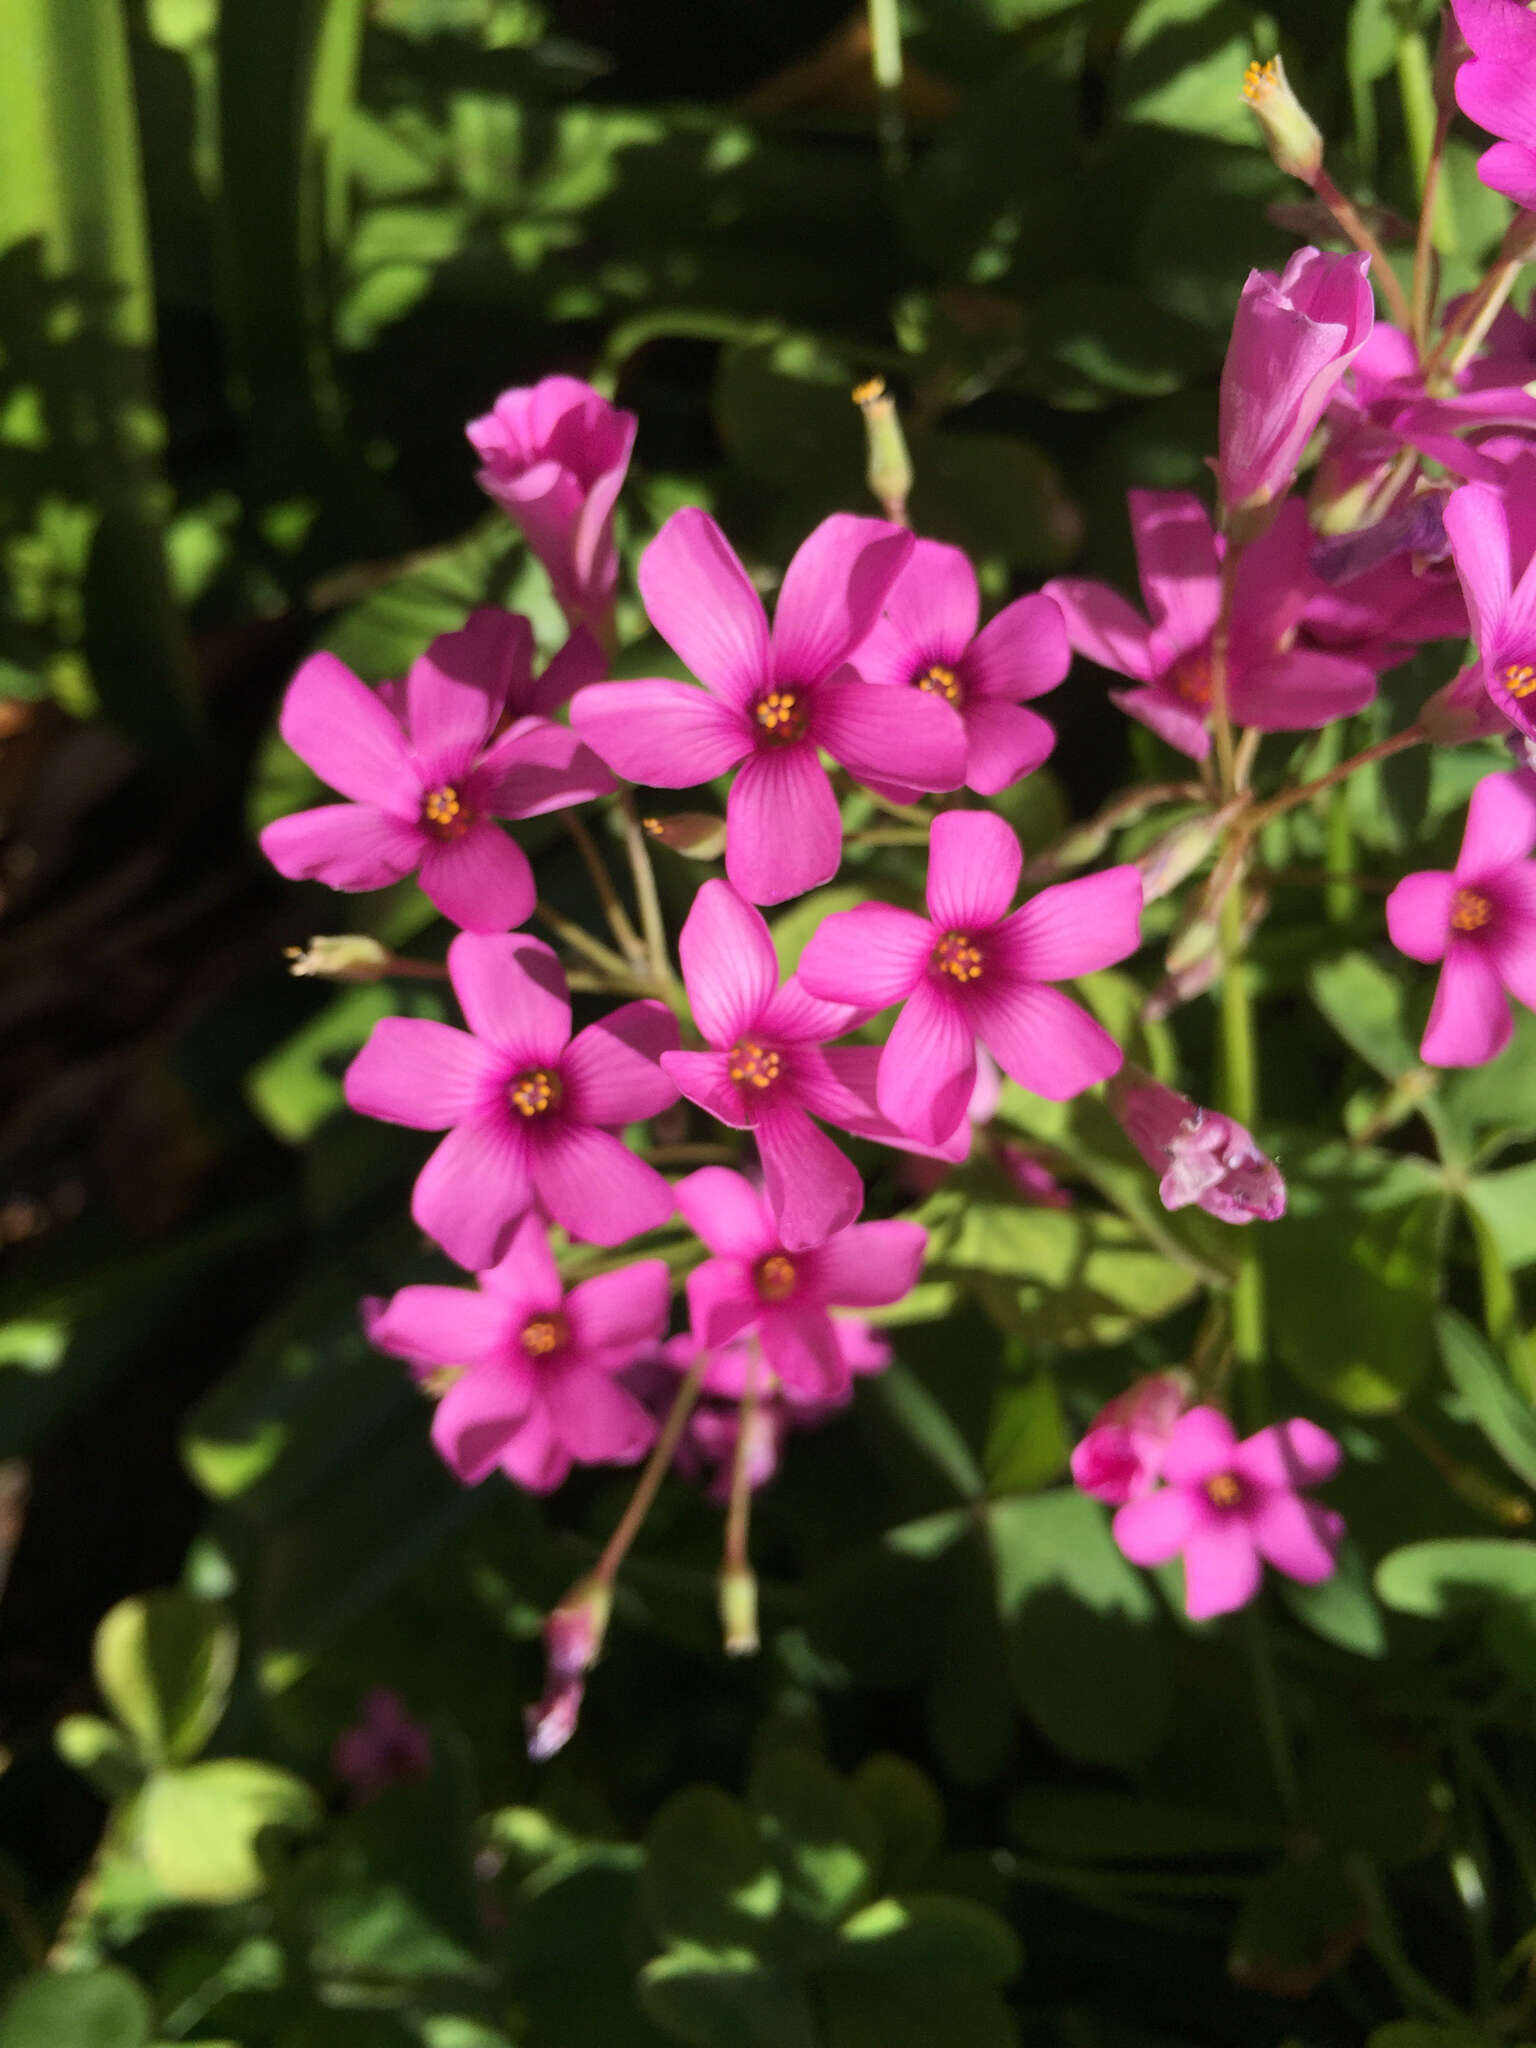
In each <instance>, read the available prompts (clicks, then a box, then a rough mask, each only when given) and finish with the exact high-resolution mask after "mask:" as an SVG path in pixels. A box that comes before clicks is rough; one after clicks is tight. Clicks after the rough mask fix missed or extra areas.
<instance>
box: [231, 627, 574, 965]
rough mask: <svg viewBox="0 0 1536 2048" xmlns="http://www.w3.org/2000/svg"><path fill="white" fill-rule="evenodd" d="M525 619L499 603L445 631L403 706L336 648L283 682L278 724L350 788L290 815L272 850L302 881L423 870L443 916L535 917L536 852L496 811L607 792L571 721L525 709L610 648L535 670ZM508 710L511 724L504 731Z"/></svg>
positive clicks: (470, 927)
mask: <svg viewBox="0 0 1536 2048" xmlns="http://www.w3.org/2000/svg"><path fill="white" fill-rule="evenodd" d="M531 652H532V636H531V633H530V630H529V627H528V622H527V620H526V619H520V618H515V617H513V616H512V615H510V614H509V613H505V612H495V611H491V610H483V611H477V612H474V613H472V614H471V616H470V618H469V621H468V623H467V624H466V625H464V626H463V627H462V628H461V629H460V630H459V631H458V632H456V633H444V634H441V635H440V636H439V637H438V638H437V639H436V640H434V641H433V642H432V645H431V646H430V647H429V648H428V649H427V651H426V653H425V654H424V655H422V656H421V658H420V659H419V660H418V661H414V662H413V663H412V664H411V672H410V675H409V676H408V677H407V679H406V682H405V685H404V690H403V692H396V693H393V694H395V695H397V696H401V697H403V701H402V702H400V703H399V705H398V716H397V715H396V710H395V709H394V708H392V707H391V704H390V701H389V698H388V696H386V694H385V693H383V692H380V691H375V690H370V689H369V688H368V686H367V684H366V683H364V682H361V681H359V679H358V678H357V677H356V676H355V675H353V673H352V671H351V670H350V669H349V668H347V667H345V666H344V665H343V664H342V663H341V662H339V661H338V660H337V659H336V657H335V655H334V654H312V655H311V656H310V658H309V660H308V661H306V662H305V663H304V664H303V666H302V667H301V668H300V669H299V671H298V673H297V675H295V677H294V679H293V681H292V682H291V683H290V684H289V685H288V693H287V695H286V696H285V697H284V699H283V708H282V712H281V715H280V716H279V719H278V730H279V732H280V733H281V734H282V736H283V738H284V739H285V740H286V741H287V742H288V745H289V746H290V747H292V749H293V751H294V752H295V753H296V754H297V755H298V756H299V757H300V759H301V760H303V761H306V762H307V763H308V764H309V766H310V767H311V768H313V770H314V771H315V773H316V774H317V775H318V776H319V777H320V778H321V780H322V781H324V782H328V783H329V784H330V786H331V787H332V789H335V790H339V791H340V792H341V794H342V795H343V796H345V797H348V798H350V799H351V801H350V802H348V803H344V804H326V805H323V806H322V807H321V808H320V809H318V810H312V811H298V812H295V813H294V815H293V816H292V817H288V818H279V819H278V820H277V821H276V822H275V823H274V824H271V825H268V826H267V828H266V830H265V831H264V832H263V833H262V835H261V850H262V852H263V853H264V854H265V855H266V856H267V859H268V860H269V861H271V863H272V865H273V866H274V867H275V868H276V869H277V870H278V872H279V873H280V874H284V875H287V876H288V877H289V879H290V880H292V881H301V880H311V881H317V882H326V883H328V884H329V885H330V887H331V888H333V889H348V890H355V889H383V888H385V887H387V885H388V884H389V883H391V882H398V881H399V880H400V879H401V878H402V876H405V875H408V874H410V873H411V871H412V869H419V870H420V880H421V886H422V888H423V889H424V890H425V891H426V893H427V895H428V896H430V897H431V899H432V901H433V902H434V903H435V904H436V905H437V907H438V909H439V910H440V911H442V913H443V915H444V916H445V917H450V918H452V919H453V921H454V923H455V924H458V925H462V926H463V927H464V928H465V930H467V931H476V932H503V931H505V930H506V929H507V927H508V926H509V925H517V924H521V923H522V922H523V921H524V919H525V918H528V917H530V916H531V915H532V913H533V903H534V887H533V871H532V869H531V868H530V867H529V865H528V858H527V855H526V854H525V853H524V852H523V850H522V848H521V847H520V846H519V845H517V843H516V842H515V841H514V840H512V839H509V838H508V837H507V835H506V833H505V832H503V831H502V830H501V829H500V827H499V826H497V825H496V824H494V823H493V822H492V821H493V820H494V819H496V818H532V817H536V816H538V815H539V814H540V813H541V812H544V811H557V810H563V809H564V808H565V807H566V806H567V805H569V804H578V803H583V802H585V800H586V799H587V798H588V797H594V796H602V795H603V794H604V793H605V792H606V791H608V790H610V789H612V787H613V779H612V777H611V776H610V775H609V774H608V773H607V771H606V770H605V769H604V768H603V766H602V763H601V762H600V761H599V760H598V759H597V756H596V755H595V754H593V753H592V752H590V751H589V749H588V748H586V747H584V746H583V745H582V744H581V742H580V741H579V740H578V739H577V737H576V735H575V734H574V733H573V732H571V731H569V730H568V729H567V728H566V727H564V726H559V725H552V724H550V723H549V721H548V720H547V719H546V718H544V717H542V716H527V715H521V714H524V713H525V712H530V711H533V710H535V709H536V708H538V709H542V708H543V707H544V706H546V705H550V706H551V708H552V703H557V702H559V697H558V696H557V695H556V692H559V691H568V690H570V689H573V688H574V687H575V686H576V684H577V683H578V682H580V681H582V680H584V679H585V678H586V677H587V676H589V675H591V674H594V673H598V674H600V673H601V658H600V656H599V655H598V653H597V649H596V646H595V644H594V643H593V642H591V641H590V640H588V639H587V638H586V636H584V635H583V636H580V637H579V638H578V637H577V636H573V637H572V639H571V640H570V641H569V642H568V643H567V644H566V646H565V648H564V649H563V650H562V652H561V653H560V654H558V655H557V656H556V657H555V659H554V661H552V662H551V663H550V665H549V667H548V668H547V669H546V670H545V672H544V676H543V679H542V681H541V682H539V683H537V684H535V683H534V681H533V676H532V670H531V664H530V660H529V656H530V654H531ZM509 710H510V711H511V712H512V714H513V716H514V718H515V720H516V722H515V723H514V724H513V725H511V726H510V727H509V728H508V730H507V731H505V732H502V733H500V734H499V736H497V728H498V725H499V723H500V721H501V720H502V719H503V717H504V716H505V715H506V713H507V712H508V711H509Z"/></svg>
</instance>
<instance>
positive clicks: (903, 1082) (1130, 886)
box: [800, 811, 1141, 1144]
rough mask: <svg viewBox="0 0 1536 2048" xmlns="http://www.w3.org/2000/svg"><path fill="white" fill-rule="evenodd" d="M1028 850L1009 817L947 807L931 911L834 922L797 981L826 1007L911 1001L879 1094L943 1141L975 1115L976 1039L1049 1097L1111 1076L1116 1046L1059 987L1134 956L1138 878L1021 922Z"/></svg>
mask: <svg viewBox="0 0 1536 2048" xmlns="http://www.w3.org/2000/svg"><path fill="white" fill-rule="evenodd" d="M1022 863H1023V857H1022V855H1021V853H1020V851H1019V842H1018V840H1017V839H1016V838H1015V837H1014V835H1013V832H1012V831H1011V830H1010V828H1009V827H1008V825H1006V824H1005V823H1004V821H1003V820H1002V819H1001V818H998V817H994V816H993V815H992V814H991V813H990V812H987V811H946V812H944V813H943V815H942V816H940V817H938V818H936V819H935V820H934V823H933V831H932V834H931V837H930V845H929V859H928V912H929V914H928V916H927V917H919V916H917V915H916V914H915V913H914V912H912V911H910V910H897V909H894V908H893V907H892V906H891V905H890V904H887V903H865V904H861V905H860V906H859V908H858V909H856V910H844V911H838V912H836V913H834V915H833V916H831V917H828V918H825V919H823V921H822V925H821V928H820V930H819V931H818V932H816V934H815V935H814V937H813V938H812V940H811V942H810V944H809V946H807V948H806V950H805V953H804V955H803V957H802V959H801V962H800V979H801V980H802V981H803V982H804V983H805V985H806V987H807V988H808V989H810V990H811V992H812V993H813V994H814V995H819V996H822V997H824V998H825V999H826V1000H827V1001H828V1002H845V1003H853V1004H856V1005H857V1006H858V1007H859V1008H860V1009H864V1010H881V1009H884V1008H885V1007H886V1005H887V1004H889V1003H903V1004H904V1008H903V1009H902V1013H901V1015H900V1016H899V1017H898V1018H897V1020H896V1023H895V1025H894V1027H893V1029H892V1031H891V1035H890V1038H889V1040H888V1041H887V1043H886V1046H885V1049H884V1051H883V1052H882V1054H881V1056H880V1066H879V1073H878V1081H877V1091H876V1092H877V1099H878V1101H879V1105H880V1110H881V1113H882V1114H883V1115H885V1116H887V1117H889V1118H890V1120H891V1122H892V1123H894V1124H896V1125H897V1126H898V1128H900V1129H903V1130H907V1131H911V1132H913V1133H914V1134H915V1135H916V1136H917V1137H918V1138H920V1139H922V1140H923V1141H924V1142H925V1143H928V1144H942V1143H943V1141H944V1140H945V1139H946V1138H948V1137H949V1136H950V1135H951V1133H952V1132H953V1131H954V1130H955V1129H956V1128H957V1126H959V1125H960V1124H961V1123H962V1122H963V1121H964V1118H965V1112H966V1105H967V1103H968V1102H969V1101H970V1099H971V1092H972V1090H973V1089H974V1087H975V1085H976V1046H977V1041H978V1040H979V1041H980V1042H981V1043H982V1044H983V1045H984V1046H985V1047H986V1049H987V1051H988V1052H990V1053H991V1055H992V1057H993V1058H994V1059H995V1060H996V1061H997V1063H998V1065H999V1066H1000V1067H1001V1068H1002V1070H1003V1072H1004V1073H1005V1074H1010V1075H1012V1077H1013V1079H1014V1080H1015V1081H1017V1082H1018V1083H1019V1085H1020V1086H1021V1087H1023V1088H1029V1089H1032V1090H1033V1091H1034V1092H1035V1094H1037V1095H1045V1096H1048V1097H1049V1098H1050V1099H1051V1100H1052V1101H1063V1100H1065V1099H1066V1098H1067V1097H1068V1096H1071V1095H1077V1094H1079V1093H1080V1092H1081V1091H1082V1090H1083V1089H1084V1088H1088V1087H1091V1086H1092V1085H1093V1083H1094V1082H1095V1081H1103V1080H1105V1079H1107V1077H1108V1076H1109V1075H1110V1074H1112V1073H1113V1072H1114V1071H1115V1069H1116V1067H1118V1066H1119V1064H1120V1059H1121V1053H1120V1048H1119V1046H1118V1045H1116V1044H1115V1041H1114V1040H1113V1039H1112V1038H1111V1037H1110V1035H1109V1033H1108V1032H1107V1031H1106V1030H1105V1029H1104V1028H1103V1026H1102V1025H1101V1024H1097V1023H1095V1022H1094V1020H1093V1019H1092V1018H1091V1017H1090V1016H1088V1015H1087V1013H1086V1012H1085V1011H1083V1010H1081V1009H1079V1007H1078V1006H1077V1004H1076V1003H1074V1002H1073V1001H1072V1000H1071V999H1070V997H1068V996H1064V995H1063V994H1062V993H1061V991H1060V990H1059V989H1054V988H1049V987H1047V986H1046V984H1047V983H1048V982H1051V981H1057V980H1061V979H1064V978H1066V977H1069V976H1072V975H1077V974H1087V973H1090V972H1091V971H1092V970H1094V969H1095V968H1100V967H1108V966H1110V965H1112V963H1113V962H1115V961H1116V960H1124V959H1125V958H1126V956H1127V955H1128V954H1130V953H1134V952H1135V950H1136V948H1137V946H1138V945H1139V944H1140V943H1141V932H1140V921H1141V876H1140V874H1139V873H1138V872H1137V870H1136V869H1135V868H1134V867H1128V866H1127V867H1116V868H1109V869H1107V870H1106V871H1105V872H1104V873H1103V874H1098V875H1085V876H1083V877H1082V878H1081V880H1079V881H1075V882H1062V883H1060V884H1058V885H1057V886H1056V887H1055V888H1052V889H1042V890H1041V892H1040V894H1039V895H1038V896H1036V897H1034V898H1033V899H1032V901H1030V902H1029V903H1026V904H1025V906H1024V908H1023V909H1022V910H1017V911H1015V912H1014V913H1013V915H1012V916H1011V917H1010V916H1009V914H1008V906H1009V904H1010V903H1011V902H1012V901H1013V894H1014V890H1015V889H1016V888H1017V887H1018V881H1019V871H1020V868H1021V866H1022Z"/></svg>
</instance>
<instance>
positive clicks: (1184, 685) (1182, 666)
mask: <svg viewBox="0 0 1536 2048" xmlns="http://www.w3.org/2000/svg"><path fill="white" fill-rule="evenodd" d="M1169 680H1170V681H1171V682H1172V684H1173V693H1174V695H1175V696H1176V697H1177V698H1178V699H1179V700H1180V702H1181V703H1184V704H1188V705H1189V706H1190V708H1191V709H1192V710H1195V711H1209V710H1210V708H1211V657H1210V656H1209V654H1206V653H1203V652H1202V653H1199V654H1186V655H1184V656H1183V657H1182V658H1181V659H1180V660H1178V661H1176V662H1175V663H1174V664H1173V673H1172V675H1171V676H1170V678H1169Z"/></svg>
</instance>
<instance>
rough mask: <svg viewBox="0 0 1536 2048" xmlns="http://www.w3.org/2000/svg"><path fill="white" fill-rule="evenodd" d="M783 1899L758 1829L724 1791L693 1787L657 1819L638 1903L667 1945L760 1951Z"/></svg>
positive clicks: (648, 1844) (671, 1801)
mask: <svg viewBox="0 0 1536 2048" xmlns="http://www.w3.org/2000/svg"><path fill="white" fill-rule="evenodd" d="M782 1893H783V1885H782V1883H781V1880H780V1878H779V1875H778V1872H777V1871H775V1870H774V1869H773V1867H772V1866H771V1864H770V1863H769V1861H768V1856H767V1852H766V1850H765V1849H764V1846H763V1842H762V1838H761V1836H760V1834H759V1832H758V1829H757V1826H756V1825H755V1824H754V1822H753V1820H752V1818H751V1816H750V1815H749V1814H748V1813H747V1812H746V1811H745V1809H744V1808H743V1807H741V1806H740V1805H738V1804H737V1802H736V1801H735V1800H734V1799H731V1798H728V1797H727V1796H726V1794H725V1793H724V1792H719V1791H716V1790H715V1788H714V1787H713V1786H710V1785H690V1786H689V1787H688V1788H687V1790H686V1791H683V1792H679V1793H678V1794H676V1796H675V1797H674V1798H672V1799H669V1800H668V1801H667V1803H666V1805H665V1806H664V1807H663V1808H662V1809H661V1811H660V1813H659V1814H657V1816H656V1819H655V1821H654V1822H653V1824H652V1826H651V1830H650V1833H649V1834H648V1835H647V1836H646V1842H645V1868H644V1871H643V1872H642V1874H641V1879H640V1897H641V1901H642V1903H643V1905H644V1907H645V1910H646V1912H647V1914H648V1915H649V1917H650V1919H651V1921H652V1923H653V1925H654V1926H655V1928H656V1930H657V1932H658V1933H659V1934H660V1935H661V1936H662V1937H663V1939H664V1940H666V1941H669V1942H692V1943H694V1944H696V1945H697V1946H699V1947H701V1948H717V1949H718V1948H735V1949H749V1950H750V1949H755V1948H757V1947H758V1946H759V1945H760V1944H761V1941H762V1937H763V1933H764V1929H765V1925H766V1923H767V1922H768V1921H770V1920H771V1919H772V1918H773V1916H774V1915H775V1914H776V1913H777V1912H778V1910H779V1901H780V1898H781V1896H782Z"/></svg>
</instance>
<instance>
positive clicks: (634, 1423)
mask: <svg viewBox="0 0 1536 2048" xmlns="http://www.w3.org/2000/svg"><path fill="white" fill-rule="evenodd" d="M544 1400H545V1405H546V1406H547V1407H548V1410H549V1415H550V1420H551V1422H552V1423H553V1425H554V1429H555V1433H556V1435H557V1436H559V1437H560V1438H561V1440H562V1441H563V1442H564V1444H565V1446H566V1448H567V1449H568V1450H569V1451H570V1453H571V1456H572V1457H573V1458H575V1459H576V1460H577V1462H578V1463H580V1464H583V1465H603V1464H614V1465H630V1464H633V1463H634V1462H635V1460H636V1459H637V1458H640V1457H643V1456H644V1455H645V1453H646V1451H647V1450H648V1449H649V1448H650V1446H651V1444H652V1443H653V1442H654V1440H655V1436H656V1420H655V1418H654V1416H652V1415H650V1414H649V1413H648V1412H647V1411H646V1410H645V1409H644V1408H642V1407H641V1405H640V1403H639V1402H638V1401H637V1400H636V1399H635V1397H634V1395H633V1394H630V1393H627V1392H626V1391H625V1390H624V1388H623V1387H621V1386H619V1385H618V1384H617V1382H616V1381H614V1380H611V1379H610V1378H609V1377H608V1375H607V1374H606V1373H603V1372H599V1371H598V1370H597V1368H596V1366H592V1365H586V1364H582V1363H579V1362H575V1361H573V1362H572V1363H571V1364H569V1365H564V1366H562V1367H561V1368H560V1369H559V1370H558V1371H557V1372H553V1373H551V1374H550V1375H549V1378H548V1380H547V1382H546V1383H545V1388H544Z"/></svg>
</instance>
